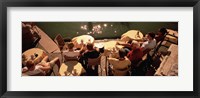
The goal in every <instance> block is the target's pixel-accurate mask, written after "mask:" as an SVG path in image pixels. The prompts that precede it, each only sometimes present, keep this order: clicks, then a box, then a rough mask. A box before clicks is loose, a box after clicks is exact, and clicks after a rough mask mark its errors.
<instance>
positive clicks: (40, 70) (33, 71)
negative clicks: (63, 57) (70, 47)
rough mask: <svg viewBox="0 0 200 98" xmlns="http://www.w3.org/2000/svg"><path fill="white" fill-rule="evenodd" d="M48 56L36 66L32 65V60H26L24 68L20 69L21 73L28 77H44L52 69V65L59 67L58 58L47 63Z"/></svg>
mask: <svg viewBox="0 0 200 98" xmlns="http://www.w3.org/2000/svg"><path fill="white" fill-rule="evenodd" d="M47 60H48V56H46V57H44V58H43V59H42V61H41V62H40V63H38V64H34V61H33V60H28V61H27V62H26V65H25V67H23V68H22V73H23V74H24V75H28V76H44V75H47V74H48V72H49V71H50V70H51V69H52V68H53V66H54V64H57V65H58V66H60V61H59V58H58V57H56V58H54V59H53V60H51V61H50V62H47Z"/></svg>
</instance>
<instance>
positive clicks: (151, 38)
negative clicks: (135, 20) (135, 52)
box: [141, 32, 156, 54]
mask: <svg viewBox="0 0 200 98" xmlns="http://www.w3.org/2000/svg"><path fill="white" fill-rule="evenodd" d="M155 46H156V39H155V34H154V33H153V32H150V33H148V34H147V41H145V42H143V44H142V46H141V49H142V51H143V54H146V53H148V52H149V51H150V50H151V49H153V48H154V47H155Z"/></svg>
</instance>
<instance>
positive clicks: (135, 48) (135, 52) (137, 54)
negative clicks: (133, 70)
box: [127, 41, 143, 67]
mask: <svg viewBox="0 0 200 98" xmlns="http://www.w3.org/2000/svg"><path fill="white" fill-rule="evenodd" d="M131 46H132V50H131V51H130V52H129V53H128V54H127V57H128V58H129V60H130V61H131V65H132V67H135V66H136V65H137V64H138V63H139V62H140V61H141V60H142V56H143V52H142V49H141V48H140V44H139V43H138V42H137V41H132V44H131Z"/></svg>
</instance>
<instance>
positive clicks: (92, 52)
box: [79, 43, 100, 75]
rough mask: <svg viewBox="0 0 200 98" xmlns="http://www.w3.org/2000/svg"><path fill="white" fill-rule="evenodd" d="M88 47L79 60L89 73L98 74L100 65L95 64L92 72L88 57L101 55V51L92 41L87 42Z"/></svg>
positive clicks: (92, 57)
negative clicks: (95, 47)
mask: <svg viewBox="0 0 200 98" xmlns="http://www.w3.org/2000/svg"><path fill="white" fill-rule="evenodd" d="M86 48H87V50H86V51H85V52H84V53H83V54H82V55H81V57H80V59H79V62H80V63H81V64H82V66H83V68H85V69H86V71H88V74H89V75H98V66H95V68H94V72H91V70H92V69H91V68H88V58H90V59H94V58H98V57H99V56H100V52H99V51H97V50H96V49H94V47H93V44H92V43H87V45H86ZM91 73H93V74H91Z"/></svg>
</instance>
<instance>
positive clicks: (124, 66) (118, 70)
mask: <svg viewBox="0 0 200 98" xmlns="http://www.w3.org/2000/svg"><path fill="white" fill-rule="evenodd" d="M118 53H119V58H113V57H109V58H108V62H109V63H110V64H111V65H112V67H111V70H112V74H113V75H115V76H123V75H128V71H129V66H130V65H131V61H130V60H129V59H128V58H127V57H126V55H125V50H124V49H120V50H119V52H118Z"/></svg>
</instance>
